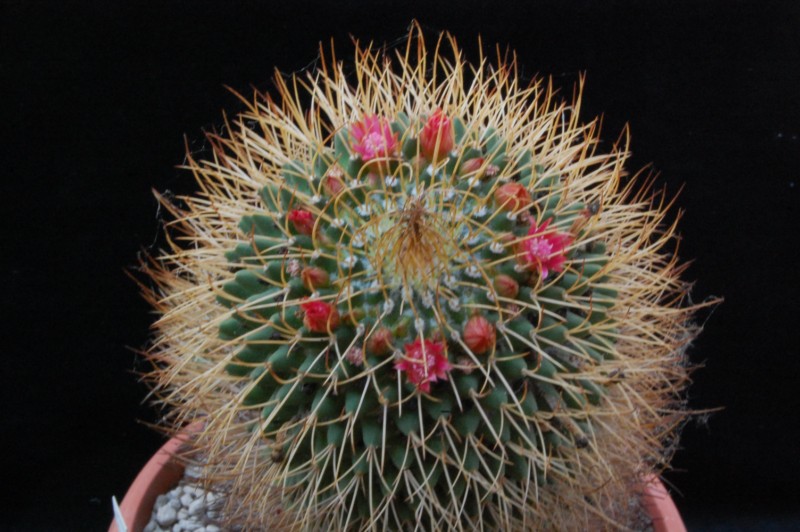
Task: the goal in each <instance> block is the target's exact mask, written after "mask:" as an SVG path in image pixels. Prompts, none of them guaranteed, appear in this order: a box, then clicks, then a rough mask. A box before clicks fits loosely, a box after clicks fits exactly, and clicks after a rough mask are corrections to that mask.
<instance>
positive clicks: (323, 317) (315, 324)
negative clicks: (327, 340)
mask: <svg viewBox="0 0 800 532" xmlns="http://www.w3.org/2000/svg"><path fill="white" fill-rule="evenodd" d="M300 308H301V309H303V312H304V313H305V315H304V316H303V325H305V326H306V328H307V329H308V330H309V331H311V332H317V333H326V332H328V328H329V327H330V330H331V331H332V330H334V329H335V328H336V327H338V326H339V311H338V310H336V307H335V306H334V305H331V304H329V303H325V302H324V301H305V302H303V303H300Z"/></svg>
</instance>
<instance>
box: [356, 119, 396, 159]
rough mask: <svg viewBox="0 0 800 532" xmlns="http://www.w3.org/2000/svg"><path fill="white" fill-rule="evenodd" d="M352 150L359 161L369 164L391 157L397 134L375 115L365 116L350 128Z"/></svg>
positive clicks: (394, 150) (384, 120)
mask: <svg viewBox="0 0 800 532" xmlns="http://www.w3.org/2000/svg"><path fill="white" fill-rule="evenodd" d="M350 135H351V136H352V137H353V150H354V151H355V152H356V153H358V154H359V155H360V156H361V160H362V161H364V162H365V163H366V162H369V161H371V160H373V159H377V158H379V157H391V156H392V154H394V153H395V152H396V151H397V148H398V145H399V141H398V140H397V133H392V128H391V127H390V126H389V121H388V120H386V119H385V118H383V117H378V116H376V115H365V116H364V119H363V120H362V121H361V122H356V123H355V124H353V125H351V126H350Z"/></svg>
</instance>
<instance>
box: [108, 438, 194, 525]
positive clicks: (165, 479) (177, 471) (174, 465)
mask: <svg viewBox="0 0 800 532" xmlns="http://www.w3.org/2000/svg"><path fill="white" fill-rule="evenodd" d="M188 439H189V432H187V433H183V434H179V435H177V436H176V437H174V438H172V439H170V440H169V441H168V442H167V443H165V444H164V445H163V446H162V447H161V449H159V450H158V452H157V453H156V454H155V455H154V456H153V457H152V458H151V459H150V460H149V461H148V462H147V463H146V464H145V466H144V468H143V469H142V470H141V471H140V472H139V474H138V475H136V478H135V479H134V481H133V484H131V487H130V488H129V489H128V493H126V494H125V498H124V499H122V502H121V503H120V505H119V509H120V512H121V513H122V517H123V519H124V520H125V524H126V525H127V527H128V532H140V531H141V530H142V529H144V527H145V526H147V523H149V522H150V516H151V515H152V513H153V507H154V506H155V504H156V498H158V496H159V495H162V494H164V493H167V492H168V491H170V490H171V489H172V488H174V487H175V486H177V485H178V482H179V481H180V480H181V478H183V470H184V467H183V466H182V465H181V464H179V463H178V462H176V461H175V460H174V458H173V457H174V456H175V454H176V453H177V452H178V450H180V448H181V446H182V445H184V444H185V443H186V441H187V440H188ZM108 530H109V532H119V528H117V522H116V519H114V520H112V522H111V526H110V527H109V529H108Z"/></svg>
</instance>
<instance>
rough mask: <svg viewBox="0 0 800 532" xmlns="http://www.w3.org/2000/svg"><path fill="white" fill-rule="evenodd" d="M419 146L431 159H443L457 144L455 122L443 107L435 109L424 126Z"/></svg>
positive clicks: (427, 157)
mask: <svg viewBox="0 0 800 532" xmlns="http://www.w3.org/2000/svg"><path fill="white" fill-rule="evenodd" d="M437 144H438V149H437ZM419 146H420V151H421V152H422V155H423V156H425V158H426V159H428V160H429V161H436V160H439V159H443V158H444V157H446V156H447V153H448V152H449V151H450V150H452V149H453V146H455V136H454V135H453V123H452V122H451V121H450V118H449V117H448V116H447V115H446V114H444V111H442V110H441V109H437V110H436V111H434V112H433V114H432V115H431V116H430V117H428V121H427V122H426V123H425V125H424V126H423V127H422V132H421V133H420V135H419ZM434 156H435V157H434Z"/></svg>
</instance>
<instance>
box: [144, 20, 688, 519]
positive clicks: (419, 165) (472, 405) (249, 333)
mask: <svg viewBox="0 0 800 532" xmlns="http://www.w3.org/2000/svg"><path fill="white" fill-rule="evenodd" d="M446 48H447V49H448V50H449V52H447V53H445V52H444V50H445V49H446ZM390 63H391V64H390ZM321 64H322V65H324V66H323V68H322V69H321V70H320V71H316V72H313V73H311V74H309V75H308V76H306V77H302V76H295V77H291V78H289V79H285V78H283V77H280V76H278V77H277V78H276V82H277V88H278V92H279V98H278V99H277V100H275V101H273V100H272V99H270V98H261V97H259V96H258V95H257V96H256V97H255V98H254V99H253V100H252V101H248V100H246V99H243V101H244V103H245V105H246V106H247V110H246V111H245V112H243V113H242V114H241V115H240V116H239V117H238V118H237V119H236V120H235V121H234V122H233V123H226V127H225V133H224V134H209V135H208V141H209V144H210V146H211V147H212V149H213V156H212V157H211V158H210V159H209V160H202V161H197V160H195V159H194V158H193V157H192V155H191V154H189V156H188V157H189V158H188V163H187V167H188V168H189V169H190V170H191V171H192V172H193V174H194V176H195V177H196V179H197V182H198V184H199V187H200V191H199V192H198V193H197V195H195V196H190V197H185V198H182V201H183V202H184V205H183V206H177V205H175V204H174V203H171V202H169V201H166V200H164V199H163V198H161V199H162V201H163V203H164V205H165V206H166V207H167V208H168V209H169V210H170V211H171V213H172V215H174V218H175V219H174V221H173V222H171V223H170V224H169V225H168V227H167V229H168V234H169V235H179V236H178V237H172V238H170V240H169V244H170V249H169V250H167V251H164V252H163V253H162V254H161V255H160V256H158V257H154V258H151V259H149V260H148V261H146V263H145V264H143V269H144V270H145V272H146V273H147V274H148V275H149V277H150V278H151V279H152V283H151V284H150V285H149V286H148V287H147V288H145V295H146V297H147V298H148V300H149V301H151V303H152V304H153V305H154V306H155V307H156V309H157V310H158V311H159V312H160V314H161V316H160V319H159V320H158V322H157V324H156V328H157V338H156V340H155V341H154V342H153V344H152V346H151V347H150V348H149V350H148V353H147V354H148V356H149V358H150V359H151V361H152V362H153V370H152V371H151V372H150V373H149V374H148V375H147V377H148V378H149V379H150V380H151V381H152V382H153V383H154V386H155V393H156V395H157V397H159V398H160V400H161V401H162V403H163V404H164V405H167V406H169V407H170V408H169V409H168V410H167V414H166V416H165V423H166V424H167V425H169V426H171V427H173V428H174V429H175V430H178V429H180V428H181V427H184V426H185V425H186V424H188V423H191V422H195V421H197V420H202V422H203V429H202V430H201V431H200V433H198V435H197V436H196V438H195V442H194V443H195V445H194V451H193V452H196V453H199V455H201V456H202V460H203V462H202V463H203V467H204V472H205V475H206V477H207V479H208V482H213V483H218V485H220V486H224V489H225V490H226V491H227V492H228V494H229V504H228V508H227V509H226V515H227V516H228V517H227V518H228V519H229V520H230V521H231V522H232V523H234V522H238V523H241V524H244V525H245V526H248V527H251V528H255V529H262V530H266V529H270V530H272V529H280V528H282V527H284V528H291V529H320V530H345V529H347V530H363V529H371V528H373V527H374V528H379V529H414V528H418V529H423V530H435V529H442V530H444V529H448V530H449V529H458V530H461V529H473V528H476V529H483V530H519V529H531V528H541V529H586V528H589V527H594V528H604V527H606V528H618V527H625V526H630V524H631V519H632V517H631V515H629V513H630V512H629V510H630V500H631V499H632V498H633V499H635V491H636V489H637V484H638V482H639V481H640V479H641V478H642V477H643V476H644V475H646V474H650V473H652V472H660V471H662V470H663V469H664V468H665V467H666V466H667V463H668V460H669V458H670V455H671V453H672V451H673V450H674V448H675V438H676V433H677V429H678V428H679V427H680V425H681V422H682V421H683V420H684V419H685V417H686V415H687V411H686V408H685V403H684V400H683V394H682V392H683V389H684V387H685V385H686V383H687V381H688V372H689V370H688V366H687V361H686V358H685V347H686V346H687V344H688V343H689V342H690V341H691V340H692V338H693V337H694V336H695V335H696V334H697V332H698V327H696V326H694V325H693V324H692V322H691V317H692V314H693V312H694V311H695V310H696V309H697V307H698V306H699V305H688V304H685V303H684V300H685V299H686V296H687V294H688V285H687V284H685V283H684V282H682V281H681V280H680V279H679V276H680V274H681V272H682V271H683V270H684V266H683V265H681V264H680V263H679V262H678V259H677V257H676V256H675V253H674V251H670V246H671V244H672V242H673V240H674V238H673V234H674V230H675V225H674V224H671V225H667V226H666V227H665V225H664V220H665V216H666V211H667V207H668V205H667V202H665V201H664V197H663V194H662V195H658V194H652V193H651V188H652V180H650V181H649V182H648V183H645V185H643V186H640V187H638V188H636V187H635V184H636V183H637V182H638V180H636V179H633V180H630V181H629V182H627V183H626V182H625V181H624V176H625V171H624V167H623V164H624V162H625V160H626V159H627V157H628V151H627V138H626V139H625V142H623V143H622V144H621V145H618V146H615V147H614V148H613V149H612V150H611V151H610V152H609V153H603V152H601V151H599V150H598V145H599V127H598V122H597V121H596V120H595V121H592V122H589V123H588V124H583V123H581V122H580V121H579V111H580V109H579V106H580V90H581V89H582V85H583V82H582V80H581V83H580V87H579V90H578V92H577V95H576V97H575V98H574V101H572V102H571V103H570V104H567V103H564V102H560V101H559V100H558V99H557V98H556V96H555V95H554V91H553V90H552V88H551V86H550V85H549V84H544V83H543V82H542V81H540V80H539V81H534V82H533V83H532V84H530V85H528V86H523V85H522V84H521V82H520V80H519V78H518V75H517V72H516V66H515V63H514V62H513V61H511V62H504V61H502V60H501V61H500V63H499V64H497V65H495V66H491V65H490V63H489V62H488V61H487V60H486V59H485V58H483V57H482V58H481V59H480V62H479V63H478V65H477V67H471V66H470V65H469V64H468V63H466V61H465V60H464V58H463V56H462V52H461V51H460V49H459V48H458V46H457V45H456V43H455V41H454V40H453V39H452V37H450V36H448V35H443V36H441V37H440V39H439V42H438V43H437V45H436V51H435V52H430V51H428V49H427V48H426V45H425V43H424V39H423V37H422V35H421V32H420V31H419V29H418V28H415V29H414V30H412V32H411V34H410V36H409V39H408V43H407V48H406V50H405V51H404V52H403V53H398V54H397V57H396V58H395V59H394V60H392V61H390V60H389V59H387V58H386V57H385V56H384V55H382V54H381V53H380V52H378V51H375V50H373V49H371V48H361V47H358V46H357V53H356V60H355V72H354V74H353V75H352V76H348V75H347V74H345V71H346V70H345V67H344V66H343V65H341V64H338V63H333V64H328V62H327V60H326V59H325V58H324V57H323V59H322V63H321ZM188 458H191V457H188Z"/></svg>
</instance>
